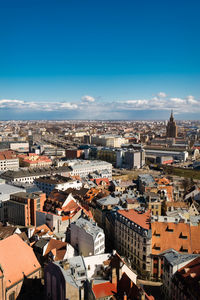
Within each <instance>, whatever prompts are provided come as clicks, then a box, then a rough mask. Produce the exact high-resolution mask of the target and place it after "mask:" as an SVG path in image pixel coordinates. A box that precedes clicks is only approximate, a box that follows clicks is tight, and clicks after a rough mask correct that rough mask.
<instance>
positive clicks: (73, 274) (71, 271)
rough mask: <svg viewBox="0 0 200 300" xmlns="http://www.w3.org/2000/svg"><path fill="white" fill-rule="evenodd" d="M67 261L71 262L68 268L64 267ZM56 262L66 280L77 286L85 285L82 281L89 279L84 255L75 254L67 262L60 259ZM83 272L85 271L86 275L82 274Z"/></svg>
mask: <svg viewBox="0 0 200 300" xmlns="http://www.w3.org/2000/svg"><path fill="white" fill-rule="evenodd" d="M65 263H69V268H68V269H67V270H64V268H63V264H65ZM54 264H55V265H57V266H58V267H59V268H60V270H61V272H62V274H63V276H64V278H65V281H66V282H68V283H69V284H70V285H72V286H74V287H76V288H79V287H81V286H82V285H83V283H82V281H83V280H86V279H87V272H86V267H85V263H84V260H83V257H82V256H74V257H72V258H70V259H68V261H66V262H65V261H63V262H61V261H60V262H54ZM81 273H82V274H83V273H84V275H81Z"/></svg>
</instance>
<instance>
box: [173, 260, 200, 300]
mask: <svg viewBox="0 0 200 300" xmlns="http://www.w3.org/2000/svg"><path fill="white" fill-rule="evenodd" d="M176 278H178V279H179V280H180V281H181V285H182V289H183V293H184V294H186V295H187V296H188V299H189V298H190V293H191V294H192V295H193V297H194V298H195V299H200V296H199V295H200V286H199V281H200V257H197V258H195V259H194V260H193V261H191V262H189V263H188V264H187V265H185V266H184V267H183V268H181V269H179V270H178V271H177V272H176V274H175V278H174V280H176ZM188 290H189V291H190V292H189V293H188ZM194 298H193V299H194Z"/></svg>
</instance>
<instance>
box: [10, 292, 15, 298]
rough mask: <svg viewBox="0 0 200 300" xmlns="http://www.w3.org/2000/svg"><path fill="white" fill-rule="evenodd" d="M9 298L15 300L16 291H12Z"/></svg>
mask: <svg viewBox="0 0 200 300" xmlns="http://www.w3.org/2000/svg"><path fill="white" fill-rule="evenodd" d="M9 300H15V292H12V293H11V294H10V295H9Z"/></svg>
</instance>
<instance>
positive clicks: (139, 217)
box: [117, 209, 151, 229]
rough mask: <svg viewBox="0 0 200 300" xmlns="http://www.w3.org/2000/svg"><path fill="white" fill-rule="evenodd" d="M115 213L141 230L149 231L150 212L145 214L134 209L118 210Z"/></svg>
mask: <svg viewBox="0 0 200 300" xmlns="http://www.w3.org/2000/svg"><path fill="white" fill-rule="evenodd" d="M117 212H118V213H119V214H120V215H122V216H124V217H125V218H127V219H129V220H130V221H132V222H134V223H136V224H137V225H139V226H141V227H142V228H144V229H150V216H151V211H150V210H148V211H147V212H145V213H141V212H138V211H136V210H135V209H128V210H118V211H117Z"/></svg>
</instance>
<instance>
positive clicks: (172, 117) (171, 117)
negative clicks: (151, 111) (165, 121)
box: [170, 109, 174, 121]
mask: <svg viewBox="0 0 200 300" xmlns="http://www.w3.org/2000/svg"><path fill="white" fill-rule="evenodd" d="M170 121H174V114H173V109H172V110H171V116H170Z"/></svg>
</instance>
